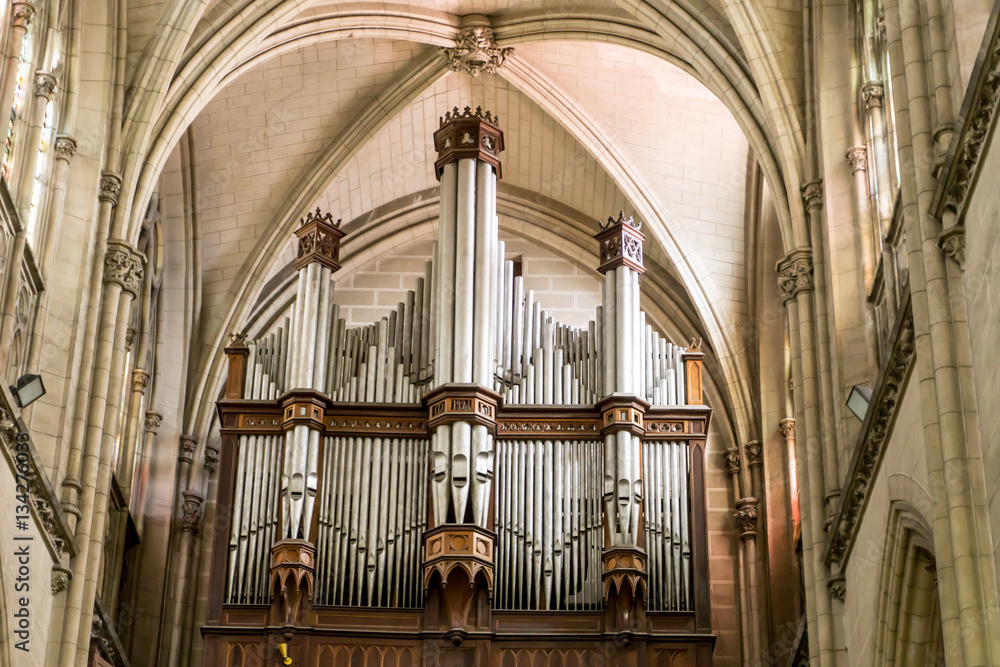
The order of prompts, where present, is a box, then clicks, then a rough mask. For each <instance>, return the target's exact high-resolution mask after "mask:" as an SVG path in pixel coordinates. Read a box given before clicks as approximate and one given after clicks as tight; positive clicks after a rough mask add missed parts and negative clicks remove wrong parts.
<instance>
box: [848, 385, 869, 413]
mask: <svg viewBox="0 0 1000 667" xmlns="http://www.w3.org/2000/svg"><path fill="white" fill-rule="evenodd" d="M871 401H872V390H871V389H869V388H868V387H865V386H862V385H860V384H856V385H854V386H853V387H851V394H850V395H849V396H848V397H847V409H848V410H850V411H851V412H853V413H854V416H855V417H857V418H858V419H860V420H861V421H864V420H865V415H866V414H868V404H869V403H871Z"/></svg>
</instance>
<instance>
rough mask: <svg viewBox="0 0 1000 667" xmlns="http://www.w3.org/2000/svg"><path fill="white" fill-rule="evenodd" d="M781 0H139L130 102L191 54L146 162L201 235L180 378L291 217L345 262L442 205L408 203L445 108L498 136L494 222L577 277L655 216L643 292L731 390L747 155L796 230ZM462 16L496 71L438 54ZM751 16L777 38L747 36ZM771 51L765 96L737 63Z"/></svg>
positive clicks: (793, 38)
mask: <svg viewBox="0 0 1000 667" xmlns="http://www.w3.org/2000/svg"><path fill="white" fill-rule="evenodd" d="M192 4H194V3H192ZM794 4H795V3H793V2H791V1H790V0H789V1H787V2H786V1H784V0H745V1H744V2H738V1H737V0H686V1H682V2H670V3H660V2H659V0H653V1H651V2H634V1H629V0H575V1H573V2H567V3H563V4H556V3H553V2H551V1H550V0H544V1H543V0H524V1H520V0H511V1H509V2H505V1H500V2H485V1H483V0H443V1H441V2H424V3H410V4H405V3H401V4H391V3H364V2H362V3H329V2H309V1H308V0H215V1H214V2H208V3H205V5H206V6H204V7H201V8H200V9H199V11H195V10H193V9H192V8H191V5H185V4H184V3H180V4H178V3H176V2H169V1H167V0H164V1H161V2H154V1H151V0H136V1H135V2H132V3H130V5H129V12H128V30H129V41H128V60H129V69H130V77H131V81H132V82H133V88H134V90H133V91H132V92H133V93H135V90H137V89H139V88H141V86H142V85H148V82H149V81H151V80H152V79H153V78H155V72H152V71H151V70H150V68H149V65H148V61H149V60H150V57H151V56H154V55H155V54H158V53H165V52H166V50H168V49H167V47H168V46H169V47H170V48H171V49H173V52H174V53H181V52H182V53H183V55H182V56H181V57H180V60H179V67H178V68H177V70H176V71H175V72H174V74H173V76H172V78H171V79H170V80H169V81H166V80H165V82H164V86H165V88H164V92H163V95H162V97H161V98H160V99H159V101H158V102H157V103H156V104H155V105H151V107H150V108H151V109H152V111H149V112H148V115H149V122H150V126H151V127H153V128H154V130H153V133H152V135H151V136H152V137H153V138H154V140H153V141H152V143H151V145H152V146H153V147H154V149H155V150H154V151H152V152H151V153H150V155H149V156H148V157H147V160H146V163H145V164H144V165H143V166H142V169H143V170H146V171H149V172H150V174H153V173H160V172H161V171H162V170H163V167H164V165H165V164H166V163H167V162H168V160H169V161H172V162H173V163H175V164H180V165H181V170H182V171H183V173H184V174H185V176H184V178H177V179H161V184H160V185H159V188H160V194H161V195H163V196H166V197H170V196H172V195H175V196H178V197H182V198H183V199H184V201H185V202H186V204H185V205H184V206H183V207H176V208H175V209H174V210H170V211H166V215H167V222H168V223H176V225H177V226H178V228H190V227H191V224H192V221H194V222H195V227H196V228H195V231H194V232H193V235H194V236H195V237H196V238H197V244H198V252H199V259H200V263H199V275H198V276H197V277H196V283H197V287H198V289H199V290H200V295H201V317H200V325H199V326H200V329H201V331H200V332H199V334H200V335H199V337H200V339H201V340H202V342H203V349H202V350H201V351H200V364H199V369H194V370H195V371H196V372H198V373H202V374H203V375H209V376H211V375H213V373H204V372H203V371H204V370H206V369H208V368H210V367H211V368H214V367H215V366H217V365H218V364H219V363H221V360H220V356H219V352H218V350H219V347H220V346H219V345H218V342H219V341H221V340H223V339H224V336H225V335H226V334H227V333H228V332H229V331H231V330H234V329H236V328H239V327H240V326H241V323H243V322H245V321H246V318H247V317H248V315H249V313H250V311H251V309H252V307H253V304H254V303H255V302H256V301H257V300H258V298H259V297H260V295H261V291H262V289H263V288H264V286H265V285H268V284H269V280H270V279H271V278H272V277H273V276H275V275H276V274H277V273H278V272H279V271H281V270H282V268H283V267H285V266H286V265H287V263H288V260H289V256H290V253H289V239H290V236H291V232H292V230H293V229H294V225H295V221H296V220H297V219H298V218H299V217H300V216H301V215H302V214H303V213H304V211H305V210H308V209H312V208H315V207H316V206H319V207H320V208H323V209H325V210H329V211H331V212H333V213H334V215H335V216H337V217H341V218H343V219H344V221H345V224H346V225H347V229H348V231H349V234H351V236H352V237H353V239H354V240H353V241H350V242H349V243H348V245H347V246H346V247H345V251H346V255H347V259H348V261H352V262H354V264H356V265H358V266H360V265H361V264H363V263H364V262H365V261H370V260H371V259H373V258H374V254H373V253H377V252H384V251H385V245H384V244H383V245H379V243H380V242H381V241H382V240H384V239H385V238H389V237H391V238H392V244H393V245H392V247H397V248H398V247H399V246H401V245H405V244H406V243H408V242H410V241H408V239H410V237H408V236H407V234H408V233H409V232H407V231H406V229H407V228H406V225H417V224H421V223H422V222H426V221H427V220H428V219H429V218H433V216H434V207H433V206H426V205H424V206H418V204H419V203H421V202H423V203H424V204H426V203H428V202H432V201H433V200H434V198H435V197H436V185H437V184H436V181H435V179H434V170H433V162H434V159H435V155H434V153H433V149H432V141H431V135H432V134H433V132H434V130H435V129H436V128H437V125H438V118H439V116H440V115H441V114H442V113H443V112H444V111H446V110H448V109H451V108H452V107H454V106H460V107H462V106H465V105H471V106H473V107H475V106H479V105H481V106H483V108H484V109H489V110H491V111H493V112H494V113H497V114H499V116H500V123H501V127H502V129H503V131H504V133H505V135H506V146H507V150H506V152H505V153H504V155H503V186H502V188H501V190H500V193H499V196H500V198H501V200H502V205H501V209H502V212H503V216H502V218H503V220H505V221H506V222H505V224H506V225H507V226H508V227H509V228H508V229H507V232H508V233H513V234H515V235H517V234H525V233H531V234H537V235H538V237H539V238H542V237H544V244H545V245H546V247H547V248H548V250H550V251H552V252H554V253H556V254H558V255H561V256H562V257H564V258H566V259H568V260H570V261H573V262H575V263H576V264H577V265H578V266H580V267H582V268H583V269H586V270H592V269H593V266H594V261H593V258H592V257H590V256H589V255H590V254H594V253H595V252H596V246H595V247H591V245H592V241H590V240H589V235H590V234H591V233H593V229H594V227H595V222H596V220H597V219H600V218H604V217H607V216H608V215H611V214H614V213H617V211H618V210H620V209H623V210H625V211H626V212H627V213H632V214H635V215H637V216H638V217H639V218H640V219H641V220H643V221H644V222H645V223H646V225H647V227H646V231H647V238H648V247H647V257H648V263H649V264H650V266H651V274H652V280H651V286H652V287H651V289H650V291H649V292H648V296H649V298H652V299H653V300H654V301H658V302H660V301H662V303H655V304H652V305H651V307H655V308H658V309H661V311H662V312H667V313H675V314H677V316H678V317H681V318H682V319H683V320H684V326H685V327H692V328H695V329H697V331H692V332H691V334H692V335H695V334H697V335H703V336H705V337H706V339H707V343H708V345H709V346H710V347H711V348H714V349H715V350H716V352H717V355H718V358H719V360H720V362H719V369H718V372H719V374H720V377H719V378H718V384H719V386H726V385H731V386H736V385H739V384H740V382H741V380H739V379H738V378H739V377H740V376H741V375H743V374H742V373H741V371H740V369H739V367H738V366H739V362H738V359H736V357H737V355H736V349H735V347H734V343H733V341H734V340H735V338H738V335H737V333H736V329H737V328H738V326H739V324H740V322H741V321H743V319H745V316H746V314H747V313H746V309H747V308H746V301H747V295H746V281H747V276H746V272H745V265H746V259H745V257H744V255H745V252H746V250H745V248H746V242H747V239H746V238H745V234H746V229H747V220H746V206H747V203H746V201H747V197H746V190H747V182H748V178H747V170H748V164H751V160H753V161H756V163H758V164H759V165H760V168H761V169H762V171H763V173H764V175H765V178H768V179H770V181H769V182H770V183H771V184H772V187H773V189H774V193H775V201H776V202H778V204H779V213H778V217H779V219H781V220H783V223H782V224H783V227H782V235H783V236H786V237H787V236H788V232H787V228H788V219H789V215H790V214H789V212H788V210H787V208H781V202H782V201H783V199H782V197H783V192H784V191H785V188H786V185H788V184H789V183H794V182H795V181H794V174H793V175H792V176H790V175H789V169H790V165H792V168H794V160H789V159H787V158H788V157H789V156H792V157H794V156H796V150H797V146H796V145H795V140H794V137H793V136H791V134H792V133H793V131H794V127H795V124H796V123H797V122H798V121H797V117H798V113H797V111H796V109H797V105H798V104H799V102H800V99H801V95H800V92H799V87H798V85H797V84H796V83H795V82H796V81H798V80H799V79H800V78H801V77H800V75H799V72H797V71H796V68H797V67H801V62H802V59H801V57H798V58H796V57H794V54H795V53H797V52H800V51H801V46H800V45H799V44H800V42H801V39H800V35H801V27H800V26H799V25H798V23H797V22H798V21H799V16H800V13H801V9H797V8H795V7H793V6H792V5H794ZM201 9H204V11H200V10H201ZM470 14H483V15H487V17H488V18H486V19H485V20H487V21H488V22H489V23H490V24H491V25H492V26H493V28H494V30H495V34H496V38H497V41H498V43H499V44H500V45H502V46H508V45H510V46H513V48H514V51H513V54H512V55H511V56H510V57H509V58H508V60H507V63H506V65H505V66H504V67H502V68H501V69H500V70H499V72H498V73H497V74H495V75H492V74H483V75H481V76H479V77H476V78H473V77H471V76H469V75H468V74H465V73H460V72H452V71H450V68H449V62H448V60H447V58H446V57H445V56H444V55H443V53H442V47H450V46H453V45H454V39H455V37H456V35H457V33H458V29H459V26H460V24H461V22H462V20H463V19H462V17H467V15H470ZM165 17H166V18H165ZM754 17H757V18H760V17H764V19H766V24H767V25H768V26H769V30H770V31H771V32H770V33H768V34H760V33H759V31H758V32H754V30H756V29H752V28H751V26H753V25H755V21H754ZM481 20H483V19H481ZM182 25H183V26H186V30H187V32H184V30H182V29H181V26H182ZM171 27H173V28H177V31H175V32H174V33H173V34H172V38H173V40H174V41H173V42H172V43H171V42H169V40H170V39H171V33H170V30H169V28H171ZM774 48H780V49H784V51H783V53H785V54H789V55H791V57H782V58H780V59H779V60H778V61H777V63H778V64H777V73H774V72H772V73H773V74H775V76H776V77H777V81H778V82H779V83H780V85H779V86H777V87H778V88H780V90H776V89H775V85H774V82H770V83H768V84H767V85H766V86H765V87H760V86H758V85H756V84H755V83H754V81H753V80H752V79H751V76H750V75H751V74H752V73H753V72H755V71H765V70H762V69H760V68H759V67H758V68H757V69H755V65H759V64H758V63H757V62H756V61H757V60H758V59H759V58H761V57H765V56H761V55H760V54H766V53H773V52H772V51H770V50H771V49H774ZM796 49H798V51H797V50H796ZM768 65H769V63H764V64H763V65H760V67H764V68H765V69H766V67H767V66H768ZM138 104H139V103H137V107H136V108H137V111H135V114H136V115H137V116H138V115H141V114H142V113H144V112H143V110H142V109H141V108H139V107H138ZM782 104H784V105H785V106H784V107H782V106H781V105H782ZM789 110H790V111H789ZM171 155H172V157H170V156H171ZM140 182H145V181H143V180H142V179H140ZM142 192H143V191H142V190H141V188H140V189H139V190H137V194H136V197H137V198H140V197H141V195H142ZM782 211H783V212H782ZM400 216H404V217H405V220H406V221H407V222H406V223H405V224H404V223H402V222H400V221H401V220H403V219H404V218H403V217H400ZM172 218H173V219H172ZM182 218H183V219H182ZM390 220H394V221H395V222H393V223H392V224H391V225H390V224H388V222H387V221H390ZM387 225H388V226H387ZM532 225H534V226H532ZM526 230H527V231H526ZM411 236H413V234H411ZM411 241H412V242H417V239H416V238H415V237H414V238H412V239H411ZM352 254H353V255H354V256H353V258H352ZM271 282H272V283H273V281H271ZM196 356H197V355H196ZM205 391H207V392H209V393H211V388H210V387H207V386H206V387H205ZM733 391H735V394H740V393H741V392H742V391H743V390H741V389H739V388H738V387H737V389H735V390H733ZM727 400H730V401H732V402H733V404H734V405H737V406H738V405H740V404H741V403H742V402H743V398H742V397H740V396H738V395H733V396H730V397H729V398H728V399H727Z"/></svg>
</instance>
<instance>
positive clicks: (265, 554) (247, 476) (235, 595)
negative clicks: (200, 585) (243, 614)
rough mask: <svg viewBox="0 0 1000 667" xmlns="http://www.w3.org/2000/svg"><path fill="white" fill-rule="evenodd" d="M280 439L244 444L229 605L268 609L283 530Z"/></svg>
mask: <svg viewBox="0 0 1000 667" xmlns="http://www.w3.org/2000/svg"><path fill="white" fill-rule="evenodd" d="M282 440H283V438H282V437H281V436H280V435H249V436H248V435H244V436H240V439H239V451H238V453H237V457H238V458H237V466H236V489H235V492H234V494H233V510H232V512H233V513H232V528H231V531H230V538H229V572H228V585H227V590H226V601H227V602H228V603H229V604H267V603H268V601H269V595H270V594H269V591H268V574H269V572H268V570H269V565H270V562H271V545H272V544H273V543H274V540H275V534H276V532H277V529H278V525H277V522H278V502H277V501H278V482H279V479H280V476H281V450H282Z"/></svg>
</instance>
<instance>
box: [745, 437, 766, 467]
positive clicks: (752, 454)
mask: <svg viewBox="0 0 1000 667" xmlns="http://www.w3.org/2000/svg"><path fill="white" fill-rule="evenodd" d="M743 449H744V451H746V454H747V465H748V466H750V467H751V468H754V467H756V466H759V465H763V464H764V447H763V446H762V445H761V444H760V441H758V440H751V441H750V442H748V443H747V444H746V445H745V446H744V447H743Z"/></svg>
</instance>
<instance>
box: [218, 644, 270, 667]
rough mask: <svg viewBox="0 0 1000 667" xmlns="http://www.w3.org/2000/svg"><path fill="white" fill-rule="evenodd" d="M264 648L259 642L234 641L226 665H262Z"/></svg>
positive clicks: (235, 666) (240, 666)
mask: <svg viewBox="0 0 1000 667" xmlns="http://www.w3.org/2000/svg"><path fill="white" fill-rule="evenodd" d="M263 664H264V648H263V646H262V645H261V644H259V643H257V642H252V643H251V642H233V643H231V644H230V645H229V651H227V653H226V667H260V666H261V665H263Z"/></svg>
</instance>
